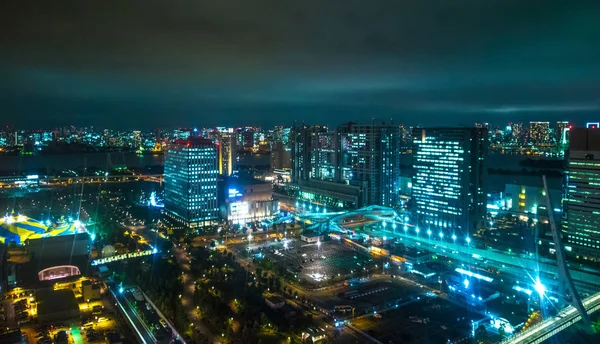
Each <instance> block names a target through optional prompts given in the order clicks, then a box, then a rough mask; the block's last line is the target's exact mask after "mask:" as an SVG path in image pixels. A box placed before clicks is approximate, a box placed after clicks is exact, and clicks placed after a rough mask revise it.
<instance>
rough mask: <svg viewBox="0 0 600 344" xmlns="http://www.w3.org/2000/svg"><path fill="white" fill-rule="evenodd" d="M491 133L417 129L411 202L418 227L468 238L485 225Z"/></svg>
mask: <svg viewBox="0 0 600 344" xmlns="http://www.w3.org/2000/svg"><path fill="white" fill-rule="evenodd" d="M487 141H488V131H487V129H486V128H415V129H413V149H412V151H413V174H412V197H413V200H414V202H415V210H416V215H417V219H416V220H417V222H418V224H419V225H422V226H425V228H427V229H430V230H431V231H432V232H434V233H436V235H437V233H438V232H446V233H447V234H450V235H453V234H455V235H457V236H458V235H464V236H468V235H470V233H472V232H473V231H474V230H475V229H476V228H477V226H479V225H480V224H481V223H483V221H484V220H485V215H486V197H487V194H486V188H485V180H486V176H487V151H488V143H487Z"/></svg>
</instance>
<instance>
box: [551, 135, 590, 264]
mask: <svg viewBox="0 0 600 344" xmlns="http://www.w3.org/2000/svg"><path fill="white" fill-rule="evenodd" d="M566 163H567V166H566V178H565V196H564V199H563V222H562V230H563V234H564V235H563V239H564V240H565V243H566V245H565V247H566V251H567V252H571V253H572V254H574V255H575V256H577V257H578V258H582V259H588V260H592V261H598V260H600V129H587V128H576V129H572V130H571V138H570V142H569V151H568V157H567V158H566ZM554 206H555V207H556V206H557V205H554Z"/></svg>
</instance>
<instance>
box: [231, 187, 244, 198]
mask: <svg viewBox="0 0 600 344" xmlns="http://www.w3.org/2000/svg"><path fill="white" fill-rule="evenodd" d="M236 197H242V193H241V192H239V191H238V189H229V198H236Z"/></svg>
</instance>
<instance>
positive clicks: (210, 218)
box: [164, 138, 219, 228]
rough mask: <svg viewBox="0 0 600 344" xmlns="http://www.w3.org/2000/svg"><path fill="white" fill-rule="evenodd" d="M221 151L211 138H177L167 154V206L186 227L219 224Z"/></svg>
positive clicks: (171, 213)
mask: <svg viewBox="0 0 600 344" xmlns="http://www.w3.org/2000/svg"><path fill="white" fill-rule="evenodd" d="M218 172H219V171H218V166H217V150H216V148H215V145H214V144H213V142H212V141H211V140H208V139H203V138H189V139H187V140H176V141H175V142H174V143H173V144H170V145H169V146H168V149H167V152H166V154H165V173H164V183H165V209H166V214H167V216H169V217H170V218H171V219H173V220H175V221H176V222H178V223H180V224H181V225H182V226H183V227H187V228H196V227H203V226H207V225H210V224H213V223H215V221H216V220H217V219H218V216H219V205H218V202H217V174H218Z"/></svg>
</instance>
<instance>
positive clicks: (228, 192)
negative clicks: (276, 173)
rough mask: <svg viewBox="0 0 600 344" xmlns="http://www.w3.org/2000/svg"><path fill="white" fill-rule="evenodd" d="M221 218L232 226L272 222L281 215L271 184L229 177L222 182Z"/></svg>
mask: <svg viewBox="0 0 600 344" xmlns="http://www.w3.org/2000/svg"><path fill="white" fill-rule="evenodd" d="M220 183H222V184H221V185H222V187H221V190H222V192H221V197H220V200H221V201H220V211H221V217H222V218H223V219H226V220H227V222H228V223H229V224H230V225H240V226H243V225H245V224H247V223H250V222H258V221H263V220H270V219H272V218H273V217H275V216H276V215H277V214H279V201H277V200H275V199H273V191H272V187H271V184H270V183H267V182H264V181H262V180H258V179H251V178H237V177H227V178H225V179H224V180H222V181H221V182H220Z"/></svg>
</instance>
